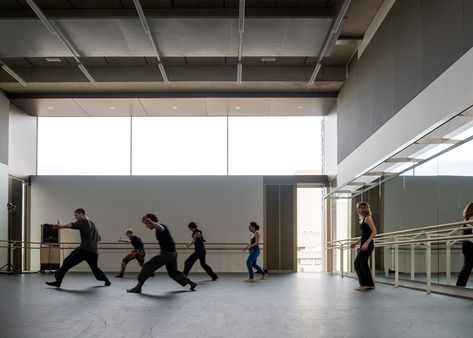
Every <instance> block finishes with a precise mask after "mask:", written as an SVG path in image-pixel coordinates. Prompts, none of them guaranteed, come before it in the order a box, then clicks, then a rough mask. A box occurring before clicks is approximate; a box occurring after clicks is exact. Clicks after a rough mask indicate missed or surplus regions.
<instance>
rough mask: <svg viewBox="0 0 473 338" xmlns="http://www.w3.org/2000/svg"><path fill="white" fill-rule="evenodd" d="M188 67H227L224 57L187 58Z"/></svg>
mask: <svg viewBox="0 0 473 338" xmlns="http://www.w3.org/2000/svg"><path fill="white" fill-rule="evenodd" d="M185 59H186V64H187V65H188V66H225V58H224V57H187V58H185Z"/></svg>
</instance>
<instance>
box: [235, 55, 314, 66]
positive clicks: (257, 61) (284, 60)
mask: <svg viewBox="0 0 473 338" xmlns="http://www.w3.org/2000/svg"><path fill="white" fill-rule="evenodd" d="M305 59H306V57H305V56H299V57H244V58H243V60H242V61H243V65H246V66H265V65H266V66H302V65H304V64H305ZM272 60H274V61H272Z"/></svg>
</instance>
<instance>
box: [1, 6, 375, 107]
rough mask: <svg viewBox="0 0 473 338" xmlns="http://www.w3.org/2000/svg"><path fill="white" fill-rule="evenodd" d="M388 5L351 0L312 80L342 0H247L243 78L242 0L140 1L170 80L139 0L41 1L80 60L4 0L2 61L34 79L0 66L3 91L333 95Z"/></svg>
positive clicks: (25, 10) (35, 94) (13, 94)
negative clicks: (376, 18) (139, 10)
mask: <svg viewBox="0 0 473 338" xmlns="http://www.w3.org/2000/svg"><path fill="white" fill-rule="evenodd" d="M382 2H383V0H352V1H351V3H350V6H349V7H348V11H347V14H346V16H345V18H344V20H343V22H342V25H341V31H340V35H339V36H338V40H337V41H336V42H334V44H333V45H332V46H331V47H330V49H329V51H328V53H326V54H325V55H327V56H325V57H324V58H323V59H322V61H321V64H322V67H321V69H320V72H319V73H318V75H317V77H316V80H315V82H314V83H313V84H309V79H310V78H311V75H312V73H313V71H314V68H315V65H316V63H317V61H318V60H319V57H320V55H319V54H321V50H322V46H323V45H324V42H325V40H326V39H327V36H328V35H329V33H330V31H331V29H332V25H333V22H334V20H335V18H336V17H337V15H338V14H339V12H340V8H341V5H342V3H343V0H311V1H310V0H291V1H290V0H246V1H245V21H244V24H245V29H244V35H243V39H242V58H241V64H242V81H241V83H240V84H237V64H238V50H239V42H240V36H239V12H238V7H239V1H238V0H199V1H189V0H141V1H140V3H141V5H142V7H143V10H144V13H145V15H146V18H147V21H148V25H149V28H150V32H151V35H152V36H153V39H154V41H155V43H156V46H157V49H158V50H157V51H158V54H159V59H160V60H161V62H162V66H163V67H164V69H165V73H166V75H167V77H168V80H169V83H165V81H164V80H163V77H162V75H161V74H162V73H161V72H160V70H159V68H158V63H159V62H158V58H157V57H156V51H155V49H154V48H153V46H152V44H151V43H150V40H149V38H148V36H147V34H146V33H145V31H144V30H143V27H142V25H141V22H140V20H139V18H138V14H137V11H136V8H135V6H134V4H133V1H132V0H36V1H35V3H36V4H37V5H38V7H39V8H40V9H41V10H42V11H43V13H44V15H45V16H46V17H47V19H48V20H49V22H50V23H51V24H52V25H53V26H54V27H55V28H56V29H58V30H59V31H60V32H61V33H62V34H63V35H64V36H65V37H66V38H67V40H68V41H69V42H70V43H71V45H72V46H73V48H74V49H76V50H77V52H78V54H79V57H78V58H75V57H74V56H73V55H72V53H71V51H70V50H69V49H68V48H66V47H65V46H64V44H63V43H62V42H61V41H60V39H59V38H58V37H57V36H56V35H54V34H52V33H51V32H50V31H48V29H46V26H45V25H44V24H43V23H42V22H41V21H40V20H39V19H38V16H37V15H36V14H35V13H34V12H33V11H32V10H31V8H30V6H29V5H28V3H27V2H26V1H25V0H2V1H0V61H1V62H2V63H3V64H4V65H6V66H8V67H9V68H10V69H12V70H13V71H14V72H15V73H16V74H17V75H18V76H19V77H21V78H22V79H23V80H24V81H25V82H26V85H25V86H23V85H22V84H20V83H18V82H17V81H16V80H15V79H14V78H13V77H12V76H11V75H10V74H8V73H7V72H6V71H5V70H0V89H1V90H3V91H5V92H6V93H7V95H8V96H9V97H10V98H12V99H13V98H18V99H23V100H25V99H26V96H25V95H30V96H29V99H31V98H40V97H43V98H48V99H51V98H53V97H54V96H55V95H57V96H58V97H59V96H60V97H62V98H67V96H68V95H69V98H70V99H71V100H72V99H73V96H74V94H75V93H83V94H84V95H87V94H91V95H100V94H103V95H104V96H107V95H109V94H122V95H124V97H131V96H133V95H135V97H137V96H139V95H140V94H143V93H145V94H147V95H151V96H152V95H153V94H160V95H167V96H169V97H173V96H176V94H179V95H178V96H182V95H181V94H186V93H207V94H208V93H218V94H225V93H228V94H229V96H238V95H239V94H242V96H244V94H248V93H257V94H259V95H260V96H264V95H265V93H266V94H268V93H280V94H279V96H281V97H284V95H285V94H290V95H289V96H293V95H296V96H297V95H299V94H300V95H301V96H307V95H311V96H314V97H327V96H332V97H334V96H336V95H337V93H338V91H339V89H340V87H341V85H342V84H343V81H344V80H345V74H346V71H345V66H346V64H347V63H348V61H349V59H350V58H351V57H352V56H353V54H354V52H355V51H356V48H357V44H358V43H359V42H360V41H361V40H362V38H363V35H364V33H365V32H366V29H367V28H368V26H369V24H370V23H371V20H372V19H373V17H374V16H375V15H376V12H377V10H378V8H379V6H380V5H381V3H382ZM78 62H80V63H81V64H82V65H83V66H84V67H85V68H86V69H87V71H88V72H89V73H90V74H91V75H92V76H93V78H94V79H95V81H96V83H95V84H93V83H91V82H89V80H88V79H87V77H86V76H85V75H84V73H83V72H82V71H81V70H80V69H79V68H78ZM22 95H23V96H22ZM204 96H206V97H211V96H212V95H204ZM270 100H271V99H270ZM15 104H16V103H15ZM141 104H142V102H141ZM34 111H35V112H33V114H42V113H39V112H38V110H34ZM268 112H269V110H268ZM88 113H90V112H88ZM207 114H209V112H208V111H207ZM210 114H212V113H210ZM268 114H270V113H268ZM204 115H205V114H204Z"/></svg>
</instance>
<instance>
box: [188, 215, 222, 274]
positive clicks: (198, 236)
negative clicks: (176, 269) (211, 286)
mask: <svg viewBox="0 0 473 338" xmlns="http://www.w3.org/2000/svg"><path fill="white" fill-rule="evenodd" d="M187 227H188V228H189V230H190V231H192V242H190V243H188V244H187V247H190V246H191V245H192V244H193V245H194V249H195V251H194V253H193V254H192V255H190V256H189V258H187V259H186V261H185V263H184V271H183V272H184V275H186V276H187V275H188V274H189V272H190V271H191V269H192V265H194V263H195V262H196V261H197V260H199V261H200V266H201V267H202V268H203V269H204V270H205V272H207V274H208V275H209V276H210V278H212V280H213V281H216V280H217V279H218V276H217V274H216V273H215V272H213V270H212V268H211V267H210V266H208V265H207V263H206V262H205V255H206V254H207V251H206V250H205V245H204V243H205V239H204V237H203V236H202V231H200V230H199V229H197V224H196V223H195V222H190V223H189V225H188V226H187Z"/></svg>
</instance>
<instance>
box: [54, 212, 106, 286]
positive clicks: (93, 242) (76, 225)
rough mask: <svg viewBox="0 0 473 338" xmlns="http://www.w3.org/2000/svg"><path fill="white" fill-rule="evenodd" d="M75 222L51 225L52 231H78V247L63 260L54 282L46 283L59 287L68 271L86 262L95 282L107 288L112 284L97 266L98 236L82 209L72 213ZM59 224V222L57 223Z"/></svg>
mask: <svg viewBox="0 0 473 338" xmlns="http://www.w3.org/2000/svg"><path fill="white" fill-rule="evenodd" d="M74 218H75V219H76V221H75V222H72V223H69V224H64V225H61V224H52V225H51V226H52V227H53V229H73V230H79V231H80V246H79V247H78V248H76V249H74V251H72V252H71V253H70V254H69V256H67V257H66V259H64V262H63V263H62V266H61V267H60V268H59V270H58V271H57V272H56V275H55V277H56V280H55V281H54V282H46V284H48V285H50V286H55V287H57V288H59V287H61V283H62V280H63V279H64V276H65V275H66V272H67V271H69V269H71V268H73V267H74V266H76V265H77V264H79V263H81V262H83V261H86V262H87V264H89V266H90V269H91V270H92V272H93V273H94V276H95V278H96V279H97V280H99V281H103V282H105V286H109V285H111V284H112V283H110V281H109V280H108V278H107V276H105V274H104V273H103V271H102V270H100V269H99V267H98V266H97V261H98V258H99V255H98V251H97V247H98V244H99V241H100V235H99V232H98V230H97V227H96V226H95V223H94V222H92V221H91V220H90V219H89V218H88V217H87V215H86V214H85V210H84V209H82V208H79V209H77V210H76V211H74ZM58 223H59V221H58Z"/></svg>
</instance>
